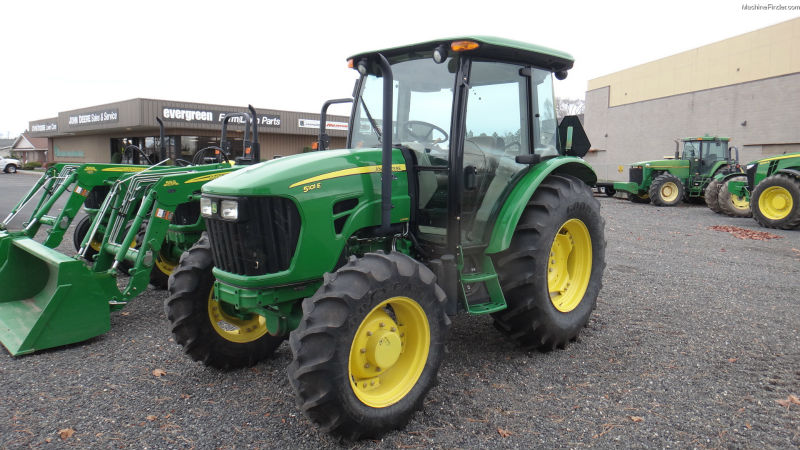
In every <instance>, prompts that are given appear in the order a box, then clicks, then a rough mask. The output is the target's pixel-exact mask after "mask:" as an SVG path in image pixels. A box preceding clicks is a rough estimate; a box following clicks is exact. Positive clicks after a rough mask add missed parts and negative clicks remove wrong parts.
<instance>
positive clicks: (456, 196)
mask: <svg viewBox="0 0 800 450" xmlns="http://www.w3.org/2000/svg"><path fill="white" fill-rule="evenodd" d="M510 47H513V48H510ZM545 52H547V53H548V54H547V55H545V54H544V53H545ZM379 56H381V57H385V59H386V63H387V64H388V66H387V67H386V68H382V67H381V64H379V59H378V58H379ZM350 64H352V65H353V67H354V68H356V69H357V70H358V71H359V72H360V73H361V74H362V78H361V80H360V81H359V84H358V86H357V91H356V92H357V95H356V98H355V101H354V107H353V114H352V127H351V129H350V136H349V141H348V146H349V147H350V148H370V147H371V148H380V147H381V146H382V145H384V144H388V145H390V146H391V147H392V148H395V149H401V150H402V152H403V153H404V155H406V156H407V159H409V160H410V161H409V162H411V165H412V166H413V169H414V170H413V172H412V173H410V174H409V175H410V176H411V177H414V178H416V180H414V182H415V183H414V184H416V186H415V190H414V192H413V194H414V195H413V197H414V198H413V199H412V201H413V205H412V206H413V207H412V210H413V213H412V214H413V215H414V216H415V217H414V220H413V221H412V222H413V225H415V226H414V230H412V232H414V233H415V234H416V235H417V237H418V238H419V239H421V240H422V241H424V242H426V243H428V244H430V245H431V246H433V247H440V248H439V250H441V251H442V252H447V251H448V250H449V251H450V252H454V251H455V247H456V246H458V245H462V246H486V245H487V244H488V242H489V239H490V237H491V230H492V225H493V222H494V219H495V218H496V217H497V215H498V214H499V211H500V207H501V206H502V205H503V204H504V200H505V198H506V197H507V196H508V194H509V193H510V192H511V191H512V190H513V188H514V186H515V185H516V183H517V181H518V180H519V178H520V176H521V175H522V174H524V173H526V172H527V171H528V170H529V169H530V168H531V166H532V165H535V164H536V163H539V162H541V161H544V160H547V159H550V158H554V157H557V156H560V155H564V154H566V153H567V149H566V144H567V143H566V142H561V141H560V140H559V132H558V122H557V119H556V114H555V109H554V107H553V105H554V104H555V102H554V97H553V79H554V77H556V78H558V77H560V78H562V79H563V77H566V70H567V69H568V68H570V67H571V66H572V61H571V60H570V57H569V55H566V54H563V53H560V52H556V51H553V50H549V49H543V48H540V47H535V46H531V45H528V44H522V43H518V42H514V41H506V40H501V39H496V38H469V39H460V40H459V39H456V40H453V41H450V42H441V43H439V42H430V43H424V44H418V45H415V46H410V47H403V48H399V49H391V50H385V51H383V52H381V53H380V54H377V53H365V54H361V55H356V56H354V57H353V58H352V59H350ZM386 69H391V76H392V82H391V86H390V88H387V86H385V73H386V72H387V70H386ZM387 89H390V90H391V92H386V90H387ZM387 94H390V96H387ZM387 99H388V100H391V101H392V103H391V105H389V106H390V107H391V111H390V113H391V121H392V125H391V127H386V126H384V123H385V122H384V117H382V111H383V107H384V101H388V100H387ZM565 128H566V127H565ZM570 128H571V129H570V131H569V133H570V135H572V134H573V133H574V135H575V136H576V137H577V136H579V135H580V136H583V140H582V143H583V144H584V147H585V148H581V149H578V148H577V147H578V146H577V145H576V146H574V148H573V146H572V145H570V149H569V151H570V154H571V155H574V156H583V154H584V153H585V152H586V151H587V150H588V140H586V139H585V133H583V130H582V128H580V123H579V122H577V121H576V126H572V127H570ZM578 152H580V154H577V153H578ZM448 236H449V240H448ZM445 247H447V248H445Z"/></svg>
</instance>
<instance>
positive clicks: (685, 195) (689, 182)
mask: <svg viewBox="0 0 800 450" xmlns="http://www.w3.org/2000/svg"><path fill="white" fill-rule="evenodd" d="M729 140H730V139H729V138H723V137H716V136H707V135H706V136H703V137H696V138H685V139H682V140H681V141H680V142H678V147H676V149H675V157H674V158H672V159H663V160H655V161H641V162H637V163H633V164H631V168H630V169H629V171H628V173H629V177H630V178H629V181H628V182H615V183H613V184H612V183H599V184H598V185H606V184H610V185H611V188H612V189H613V190H614V191H624V192H627V193H628V198H629V199H630V200H631V201H632V202H635V203H648V202H652V203H653V204H654V205H656V206H674V205H677V204H678V203H679V202H681V201H682V200H684V199H685V200H687V201H695V200H700V199H702V198H703V195H704V194H705V189H706V186H708V184H709V183H710V182H711V181H712V179H713V178H714V176H715V175H717V174H721V173H724V174H727V173H731V172H734V171H735V172H738V171H739V169H738V160H739V154H738V153H739V151H738V149H736V147H731V148H728V142H729ZM680 144H683V145H682V147H683V152H682V153H681V149H680ZM734 152H735V154H734ZM604 187H605V186H604Z"/></svg>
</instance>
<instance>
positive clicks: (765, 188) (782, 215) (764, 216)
mask: <svg viewBox="0 0 800 450" xmlns="http://www.w3.org/2000/svg"><path fill="white" fill-rule="evenodd" d="M750 205H751V207H750V209H751V210H752V211H753V217H754V218H755V219H756V221H757V222H758V223H759V224H760V225H761V226H763V227H767V228H781V229H784V230H791V229H793V228H797V227H799V226H800V180H798V179H797V178H794V177H792V176H789V175H786V174H782V173H779V174H775V175H772V176H769V177H767V178H764V179H763V180H761V182H760V183H758V185H757V186H756V187H755V189H753V195H752V196H751V198H750Z"/></svg>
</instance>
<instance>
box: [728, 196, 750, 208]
mask: <svg viewBox="0 0 800 450" xmlns="http://www.w3.org/2000/svg"><path fill="white" fill-rule="evenodd" d="M731 205H732V206H733V207H734V208H736V209H738V210H740V211H747V210H749V209H750V202H749V201H748V200H747V197H739V196H738V195H733V194H731Z"/></svg>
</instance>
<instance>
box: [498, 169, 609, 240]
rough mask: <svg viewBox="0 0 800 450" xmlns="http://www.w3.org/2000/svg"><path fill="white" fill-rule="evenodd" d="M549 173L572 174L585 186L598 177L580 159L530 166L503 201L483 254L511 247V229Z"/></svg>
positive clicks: (512, 234)
mask: <svg viewBox="0 0 800 450" xmlns="http://www.w3.org/2000/svg"><path fill="white" fill-rule="evenodd" d="M550 174H562V175H571V176H573V177H575V178H578V179H580V180H581V181H583V182H584V183H586V184H587V186H591V185H593V184H595V183H596V182H597V175H596V174H595V172H594V170H593V169H592V167H591V166H590V165H589V164H588V163H587V162H586V161H584V160H582V159H580V158H575V157H570V156H564V157H558V158H553V159H548V160H545V161H543V162H541V163H539V164H537V165H535V166H533V167H531V169H530V170H529V171H528V172H527V173H526V174H525V175H523V176H522V178H521V179H520V180H519V181H518V182H517V185H516V186H514V189H513V190H512V191H511V194H510V195H509V196H508V197H507V198H506V201H505V204H504V205H503V207H502V208H501V209H500V214H498V216H497V220H496V221H495V224H494V229H493V230H492V235H491V237H490V238H489V246H488V247H487V248H486V253H488V254H492V253H497V252H501V251H503V250H505V249H507V248H508V247H509V246H510V245H511V238H512V237H513V236H514V230H515V229H516V227H517V223H519V218H520V217H521V216H522V211H523V210H525V206H526V205H527V204H528V201H529V200H530V199H531V197H532V196H533V194H534V192H536V189H538V188H539V185H540V184H541V183H542V181H544V180H545V178H547V177H548V176H549V175H550Z"/></svg>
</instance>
